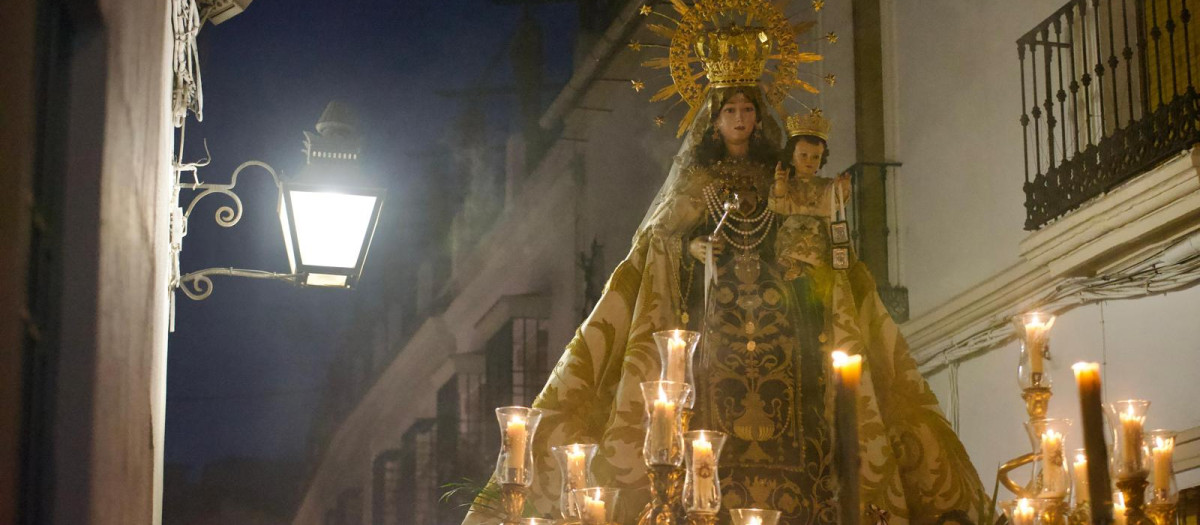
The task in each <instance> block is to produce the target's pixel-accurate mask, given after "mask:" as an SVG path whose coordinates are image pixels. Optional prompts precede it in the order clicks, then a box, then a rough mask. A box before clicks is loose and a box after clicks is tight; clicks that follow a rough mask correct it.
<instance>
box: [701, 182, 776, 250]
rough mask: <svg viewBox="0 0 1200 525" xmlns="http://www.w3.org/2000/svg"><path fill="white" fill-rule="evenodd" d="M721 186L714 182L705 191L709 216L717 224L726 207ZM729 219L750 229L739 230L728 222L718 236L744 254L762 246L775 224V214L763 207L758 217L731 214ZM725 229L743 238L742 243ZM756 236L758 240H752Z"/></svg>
mask: <svg viewBox="0 0 1200 525" xmlns="http://www.w3.org/2000/svg"><path fill="white" fill-rule="evenodd" d="M720 186H721V184H720V183H719V182H713V183H711V184H709V185H708V186H705V187H704V191H703V192H704V200H705V202H706V204H707V207H708V213H709V216H710V217H712V219H713V222H716V223H720V222H721V215H722V214H723V213H724V206H723V205H722V203H721V199H720V197H719V195H718V190H717V188H718V187H720ZM728 218H730V219H733V220H734V221H736V222H739V223H742V224H744V225H747V227H748V229H742V228H738V227H737V226H734V225H733V224H731V223H729V222H726V223H725V224H724V225H723V227H722V229H721V231H719V232H718V235H720V236H721V238H722V239H725V241H726V242H728V243H729V244H730V245H732V246H733V247H735V248H738V249H740V250H742V251H743V252H749V251H750V250H753V249H755V248H757V247H758V246H759V245H760V244H762V243H763V241H765V240H766V239H767V234H769V233H770V232H771V226H773V225H774V224H775V212H773V211H771V209H770V208H769V207H766V206H764V207H763V210H762V212H760V213H759V214H758V216H756V217H739V216H737V215H734V214H732V213H730V214H729V215H728ZM724 227H728V228H729V229H730V230H732V231H733V232H734V233H737V234H738V235H739V236H740V237H741V238H740V239H739V241H742V242H739V241H735V240H733V239H732V238H730V236H729V234H728V233H726V232H725V231H724V230H725V228H724ZM755 236H756V237H757V238H754V239H753V240H751V239H750V237H755Z"/></svg>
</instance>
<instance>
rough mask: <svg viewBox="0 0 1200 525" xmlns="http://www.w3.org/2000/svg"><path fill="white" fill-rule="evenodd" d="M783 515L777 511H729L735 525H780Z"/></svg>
mask: <svg viewBox="0 0 1200 525" xmlns="http://www.w3.org/2000/svg"><path fill="white" fill-rule="evenodd" d="M781 515H783V513H782V512H780V511H777V510H764V509H729V517H730V518H731V522H732V523H733V525H778V524H779V517H780V516H781Z"/></svg>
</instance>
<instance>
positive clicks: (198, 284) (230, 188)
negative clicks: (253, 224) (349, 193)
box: [171, 160, 299, 306]
mask: <svg viewBox="0 0 1200 525" xmlns="http://www.w3.org/2000/svg"><path fill="white" fill-rule="evenodd" d="M207 163H208V161H207V160H205V161H203V162H200V163H192V164H185V165H178V166H176V172H177V175H181V174H182V173H183V172H184V171H191V172H192V173H193V174H195V172H196V169H197V168H198V167H201V166H204V165H206V164H207ZM252 166H253V167H259V168H262V171H264V172H266V173H267V174H269V175H270V176H271V180H272V181H273V182H274V183H275V189H276V192H277V197H276V203H277V206H278V202H279V199H280V198H281V197H282V194H283V183H282V182H281V181H280V179H279V174H278V173H276V172H275V169H274V168H272V167H271V166H270V165H269V164H267V163H265V162H262V161H257V160H250V161H246V162H243V163H242V164H241V165H240V166H238V167H237V169H235V170H234V171H233V175H231V176H230V178H229V184H211V183H201V182H199V181H198V180H197V179H196V178H195V177H193V180H194V181H195V182H192V183H183V182H180V181H179V180H178V179H177V180H176V183H175V196H176V201H178V195H179V191H180V190H192V191H199V192H200V193H198V194H196V196H195V197H192V200H191V202H189V203H188V205H187V207H186V208H182V207H179V208H176V209H175V210H174V212H173V213H172V214H171V257H172V262H173V265H172V268H173V271H172V279H171V289H172V290H176V289H178V290H180V291H182V292H183V294H184V295H186V296H188V298H189V299H192V300H196V301H202V300H204V299H207V298H208V296H209V295H212V291H213V282H212V279H211V278H210V276H212V275H229V276H234V277H249V278H252V279H274V280H279V281H286V282H290V283H293V284H295V283H296V282H297V280H298V277H299V276H298V275H297V274H290V273H276V272H268V271H263V270H246V269H239V268H205V269H203V270H198V271H194V272H190V273H187V274H184V275H180V270H179V253H180V252H181V251H182V249H183V237H184V236H186V235H187V224H188V220H189V219H190V218H191V216H192V211H193V210H195V208H196V204H197V203H199V202H200V201H201V200H202V199H204V198H205V197H208V196H209V195H224V196H225V197H227V198H229V199H230V200H231V201H233V203H232V205H226V206H221V207H219V208H217V211H216V212H215V213H214V214H213V219H214V220H215V221H216V222H217V224H218V225H219V226H221V227H223V228H231V227H233V226H234V225H236V224H237V223H238V222H239V221H241V220H242V199H241V197H239V196H238V195H237V193H236V192H235V189H236V187H237V184H238V176H239V175H241V173H242V171H243V170H245V169H246V168H249V167H252ZM173 297H174V295H173V294H172V306H174V299H173Z"/></svg>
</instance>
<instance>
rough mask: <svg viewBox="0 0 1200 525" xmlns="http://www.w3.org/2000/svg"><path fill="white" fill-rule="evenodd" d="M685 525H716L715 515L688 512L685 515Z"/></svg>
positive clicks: (711, 513) (713, 513) (712, 513)
mask: <svg viewBox="0 0 1200 525" xmlns="http://www.w3.org/2000/svg"><path fill="white" fill-rule="evenodd" d="M687 525H717V514H716V513H715V512H689V513H687Z"/></svg>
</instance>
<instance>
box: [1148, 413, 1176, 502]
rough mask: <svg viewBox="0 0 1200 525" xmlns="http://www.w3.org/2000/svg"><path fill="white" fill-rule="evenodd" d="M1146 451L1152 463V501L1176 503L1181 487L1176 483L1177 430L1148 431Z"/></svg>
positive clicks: (1150, 498)
mask: <svg viewBox="0 0 1200 525" xmlns="http://www.w3.org/2000/svg"><path fill="white" fill-rule="evenodd" d="M1146 451H1147V453H1148V454H1147V457H1148V458H1149V463H1150V489H1149V490H1150V496H1149V498H1147V501H1149V502H1150V503H1175V502H1176V501H1177V500H1178V498H1179V487H1178V486H1177V485H1176V484H1175V466H1174V456H1175V432H1174V431H1171V430H1161V429H1159V430H1151V431H1150V432H1147V433H1146Z"/></svg>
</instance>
